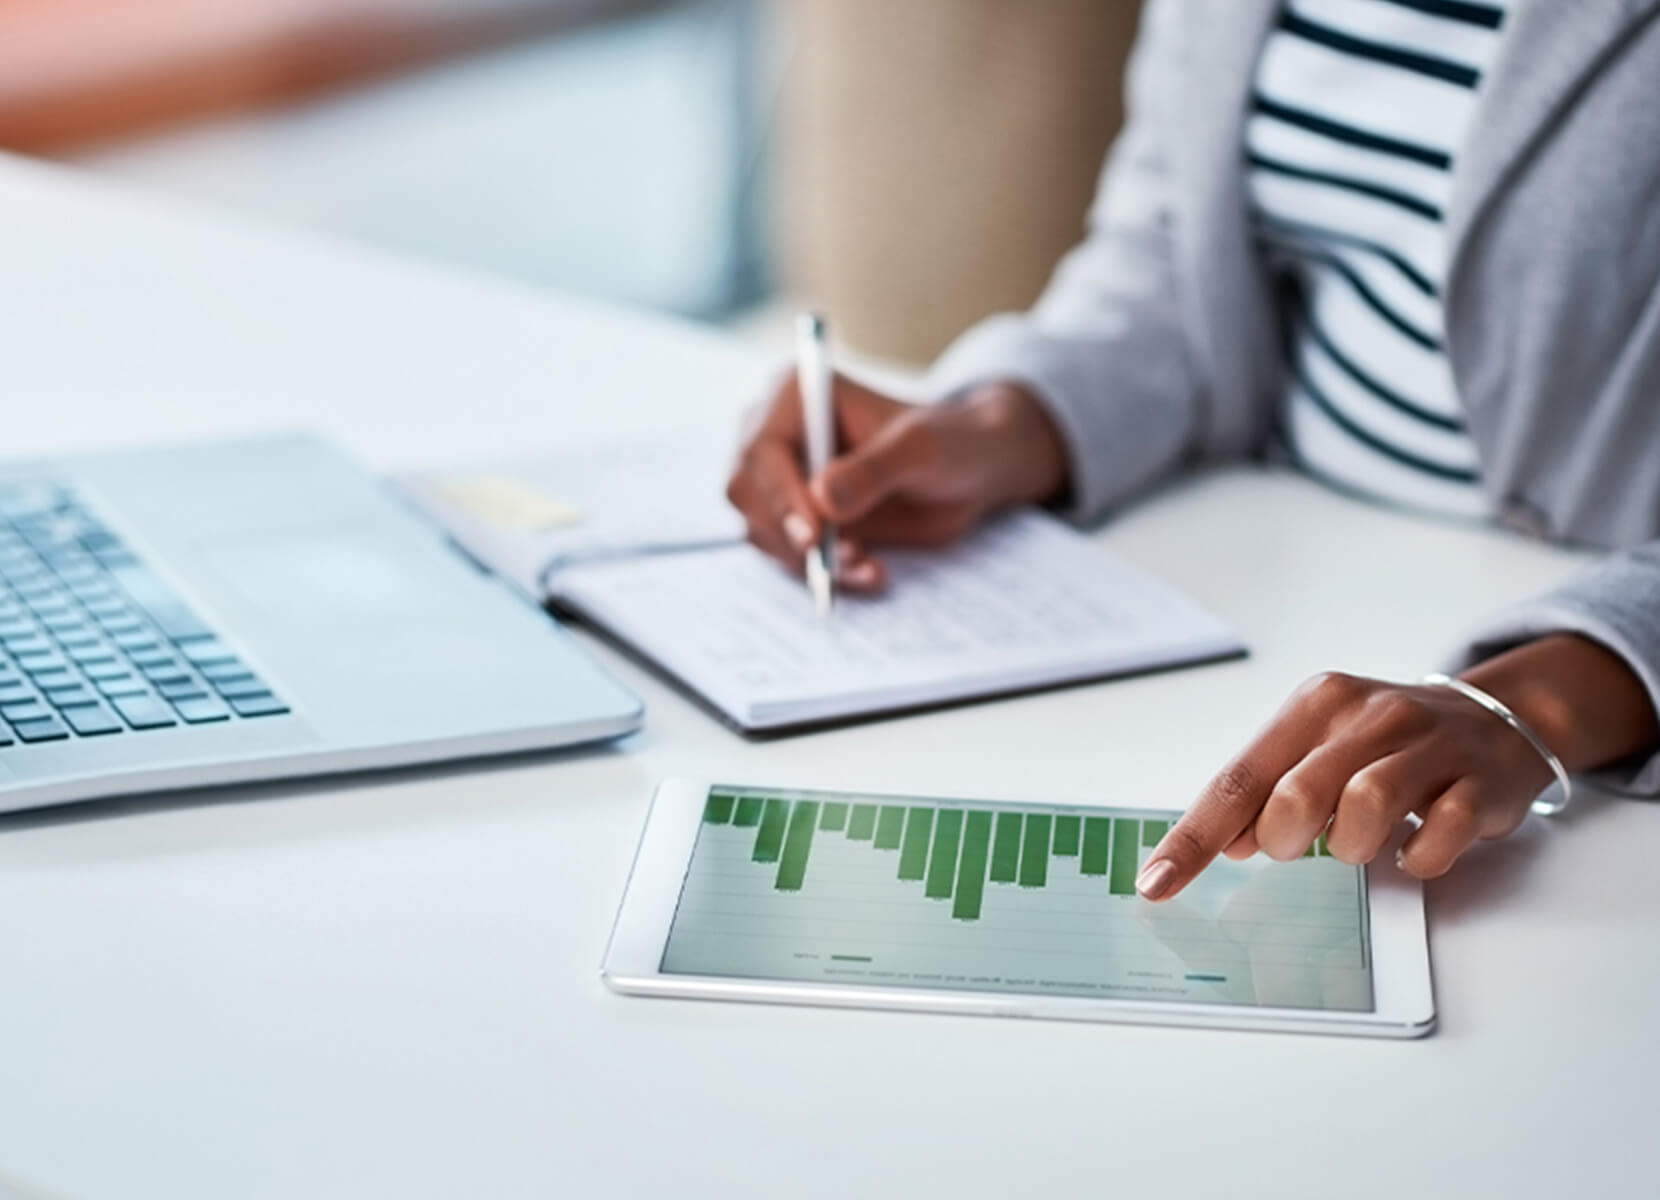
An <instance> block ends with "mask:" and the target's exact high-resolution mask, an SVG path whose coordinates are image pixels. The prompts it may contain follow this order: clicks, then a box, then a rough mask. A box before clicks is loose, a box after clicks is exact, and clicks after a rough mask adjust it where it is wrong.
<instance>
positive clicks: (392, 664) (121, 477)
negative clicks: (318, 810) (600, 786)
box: [0, 436, 642, 812]
mask: <svg viewBox="0 0 1660 1200" xmlns="http://www.w3.org/2000/svg"><path fill="white" fill-rule="evenodd" d="M641 714H642V706H641V704H640V701H639V700H638V699H636V698H635V697H634V696H633V695H631V694H630V693H629V692H628V691H626V690H625V689H624V688H623V687H622V686H620V685H619V684H618V683H616V682H615V681H613V680H612V679H611V678H610V677H609V676H608V675H606V673H605V672H604V671H603V670H601V669H600V667H599V666H598V665H597V664H595V663H594V662H592V661H591V660H590V659H589V658H588V657H587V655H586V654H585V653H584V652H583V650H582V649H581V648H580V647H579V646H577V645H576V644H574V642H573V640H572V639H571V637H570V635H569V634H567V633H566V632H565V631H564V630H563V629H561V628H559V626H558V625H556V624H555V623H554V621H553V619H552V618H551V617H549V616H548V615H547V614H546V613H544V612H542V611H541V610H540V609H537V608H536V607H534V606H533V605H532V604H531V603H529V602H528V601H526V600H524V599H522V598H520V597H519V596H518V594H517V593H515V592H513V591H511V590H509V588H508V587H507V585H505V584H504V583H502V582H501V581H499V580H498V579H496V578H495V577H494V576H491V575H488V574H486V573H484V572H483V571H481V570H480V569H479V568H477V567H476V566H475V565H473V564H472V563H471V561H470V560H469V559H467V558H466V557H464V556H463V555H462V554H461V552H460V551H459V550H457V549H456V548H455V547H454V546H453V544H452V543H450V542H449V541H448V540H447V539H446V538H445V536H444V535H443V534H442V533H441V532H439V531H438V530H437V529H436V528H435V527H433V526H431V525H429V524H427V523H426V522H425V521H423V520H422V519H421V518H419V517H417V516H416V515H415V514H414V513H412V512H411V511H409V510H407V509H406V508H404V507H403V505H402V504H401V503H400V502H399V501H398V500H396V499H395V498H394V497H393V496H392V495H391V494H390V493H389V492H388V491H387V490H386V489H385V488H384V487H383V486H382V485H381V484H380V483H379V482H378V481H377V480H375V479H374V478H373V477H372V476H370V475H369V474H367V473H366V472H365V471H363V470H362V469H361V468H360V467H358V466H357V465H356V464H354V463H353V462H352V461H351V460H350V459H348V458H347V457H345V456H344V455H342V454H341V453H339V452H337V451H336V450H334V449H332V448H330V447H329V446H328V445H327V444H326V443H324V442H322V441H319V440H317V439H315V438H311V437H305V436H282V437H266V438H259V439H255V440H248V441H240V442H234V443H218V444H208V445H199V446H186V447H178V448H164V449H146V450H142V451H136V452H123V453H109V454H99V455H88V456H84V457H70V458H62V459H56V460H45V461H36V462H29V463H12V464H4V465H0V812H5V811H11V810H16V809H24V808H34V807H40V806H45V805H54V804H63V803H67V802H71V801H82V800H92V799H99V798H104V797H111V796H124V795H131V794H136V793H147V792H161V791H173V790H175V789H183V788H196V787H205V786H211V785H218V784H230V783H242V782H249V781H256V780H271V779H282V778H291V777H296V776H305V775H317V774H324V773H336V772H347V771H361V770H368V769H374V768H384V767H394V766H406V765H411V764H416V763H430V762H438V761H442V760H448V759H460V758H468V757H473V756H481V755H494V754H505V753H513V752H519V751H529V750H541V749H548V748H551V747H558V746H570V745H574V744H578V743H584V742H592V741H598V740H601V739H607V738H615V737H618V736H621V735H623V734H626V733H629V732H631V731H633V730H635V729H637V728H638V727H639V725H640V719H641Z"/></svg>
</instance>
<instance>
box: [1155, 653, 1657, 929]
mask: <svg viewBox="0 0 1660 1200" xmlns="http://www.w3.org/2000/svg"><path fill="white" fill-rule="evenodd" d="M1466 678H1468V679H1470V681H1471V682H1472V683H1474V684H1475V685H1476V686H1478V687H1481V688H1483V690H1485V691H1487V692H1489V693H1490V694H1492V695H1494V696H1496V697H1497V698H1498V699H1500V700H1502V701H1504V702H1505V703H1506V704H1507V705H1508V706H1509V707H1511V708H1512V710H1513V711H1515V712H1516V713H1517V715H1518V716H1520V717H1521V718H1522V719H1523V720H1524V721H1526V722H1527V723H1528V725H1529V726H1530V727H1531V728H1533V729H1534V730H1535V731H1536V732H1537V733H1538V734H1539V735H1540V736H1541V737H1542V738H1543V739H1544V741H1545V743H1546V745H1548V746H1550V747H1551V748H1552V749H1553V750H1554V751H1555V752H1556V753H1557V754H1558V755H1559V756H1560V757H1561V758H1562V759H1563V760H1564V761H1565V762H1566V763H1567V764H1568V766H1569V769H1571V770H1577V769H1585V768H1589V767H1594V766H1600V765H1603V764H1604V763H1607V762H1612V761H1614V760H1616V759H1619V758H1623V757H1625V756H1627V755H1629V754H1632V753H1635V752H1636V751H1638V750H1641V749H1643V748H1644V747H1646V746H1651V745H1653V744H1654V741H1655V739H1656V737H1657V733H1656V724H1655V714H1654V709H1653V706H1652V704H1651V703H1650V701H1649V700H1648V696H1647V693H1646V692H1645V691H1644V689H1643V686H1642V684H1641V682H1640V681H1638V679H1637V678H1636V676H1635V675H1633V674H1632V673H1631V670H1630V668H1629V667H1627V666H1626V665H1625V663H1624V661H1623V660H1621V659H1620V658H1618V657H1616V656H1615V655H1613V654H1611V653H1610V652H1609V651H1608V650H1606V649H1604V648H1603V647H1601V646H1599V645H1597V644H1596V643H1593V642H1590V641H1587V640H1585V639H1583V638H1579V637H1575V636H1572V635H1559V636H1555V637H1550V638H1545V639H1541V640H1540V641H1539V642H1534V643H1529V644H1528V645H1526V646H1523V647H1519V648H1518V649H1516V650H1512V651H1510V652H1508V653H1507V654H1505V655H1501V656H1499V657H1498V658H1496V659H1493V660H1490V662H1489V663H1485V664H1483V665H1482V667H1480V668H1478V669H1477V671H1476V672H1471V673H1468V674H1467V675H1466ZM1553 777H1554V776H1553V774H1552V772H1551V770H1550V767H1549V766H1548V765H1547V764H1546V763H1545V761H1544V759H1543V758H1542V757H1540V755H1539V753H1538V752H1537V751H1536V750H1535V749H1534V748H1533V746H1532V745H1531V744H1530V743H1529V742H1528V740H1527V739H1526V738H1524V737H1523V736H1522V735H1521V734H1520V733H1518V732H1516V731H1515V730H1514V729H1512V728H1511V727H1510V726H1509V725H1507V724H1506V723H1505V722H1504V721H1502V720H1500V719H1499V718H1498V717H1496V716H1494V715H1493V714H1492V713H1490V712H1488V711H1487V710H1486V709H1484V708H1482V707H1481V706H1480V705H1478V704H1476V703H1474V702H1473V701H1471V700H1470V699H1469V698H1467V697H1465V696H1463V695H1460V694H1459V693H1458V692H1456V691H1454V690H1453V689H1451V688H1446V687H1437V686H1413V685H1407V684H1399V683H1386V682H1383V681H1381V680H1376V679H1361V678H1357V677H1355V676H1351V675H1343V674H1337V673H1328V674H1324V675H1320V676H1318V677H1316V678H1314V679H1312V680H1310V681H1309V682H1308V683H1306V684H1304V685H1303V686H1302V687H1301V688H1299V689H1298V690H1297V691H1296V693H1295V694H1293V695H1292V697H1291V699H1290V701H1289V702H1288V703H1287V704H1286V705H1285V707H1284V708H1282V709H1281V710H1280V712H1279V714H1278V715H1277V716H1275V718H1274V719H1273V720H1272V721H1271V722H1269V724H1268V726H1267V728H1265V729H1264V730H1263V731H1262V732H1261V733H1260V734H1258V735H1257V737H1256V738H1255V739H1254V740H1253V741H1252V742H1251V744H1250V745H1249V746H1247V747H1246V748H1245V751H1244V752H1243V753H1242V754H1240V755H1239V756H1238V757H1237V758H1235V759H1234V760H1233V761H1232V762H1231V763H1229V764H1228V765H1227V766H1226V767H1224V768H1223V769H1222V771H1221V772H1220V773H1218V774H1217V775H1216V777H1215V778H1214V779H1212V780H1211V782H1210V784H1209V785H1208V786H1207V787H1206V788H1205V790H1204V791H1203V793H1201V795H1200V796H1199V799H1198V800H1197V801H1196V802H1195V803H1194V805H1193V807H1192V808H1191V809H1189V810H1188V812H1187V813H1186V814H1185V815H1184V816H1183V817H1182V818H1181V819H1180V820H1179V821H1177V822H1176V823H1175V825H1173V826H1172V827H1171V829H1170V831H1169V833H1167V834H1166V835H1165V837H1164V839H1163V841H1161V842H1160V843H1159V844H1158V846H1157V847H1156V848H1155V849H1154V851H1153V853H1152V855H1151V856H1150V857H1149V858H1148V860H1147V863H1146V865H1145V866H1144V867H1143V869H1142V871H1141V875H1140V877H1139V879H1138V880H1137V886H1138V888H1139V890H1140V891H1141V894H1142V895H1143V896H1145V897H1146V898H1147V899H1149V900H1162V899H1166V898H1168V897H1170V896H1173V895H1175V894H1176V893H1177V892H1179V891H1181V889H1182V888H1184V887H1186V886H1187V884H1188V883H1189V882H1191V881H1192V879H1193V877H1194V876H1195V875H1197V874H1198V873H1199V872H1200V871H1201V870H1202V869H1203V868H1204V867H1205V866H1206V865H1207V864H1208V863H1209V862H1210V861H1211V860H1212V859H1214V858H1215V857H1216V855H1217V854H1219V853H1225V854H1227V855H1228V857H1230V858H1236V859H1242V858H1248V857H1249V856H1251V855H1252V854H1255V853H1256V852H1257V851H1259V850H1260V851H1262V852H1263V853H1265V854H1267V855H1268V856H1269V857H1270V858H1274V859H1277V860H1280V861H1287V860H1290V859H1294V858H1297V857H1298V856H1300V855H1302V854H1303V853H1304V851H1306V850H1307V849H1308V848H1309V846H1310V845H1311V844H1313V842H1314V840H1315V839H1316V838H1317V837H1319V836H1320V835H1321V834H1325V836H1326V846H1327V848H1328V849H1329V850H1330V851H1331V854H1332V857H1334V858H1337V859H1341V860H1342V861H1343V862H1347V863H1365V862H1370V861H1371V860H1372V859H1373V858H1375V857H1376V856H1377V855H1378V854H1379V853H1380V852H1381V851H1382V850H1383V849H1384V847H1385V846H1387V845H1388V844H1389V842H1390V839H1391V838H1392V836H1393V835H1394V833H1395V830H1396V827H1397V826H1398V825H1399V824H1400V822H1401V821H1402V820H1403V819H1404V818H1405V817H1406V816H1407V815H1408V814H1409V813H1416V814H1417V815H1418V816H1419V817H1420V818H1421V819H1422V825H1421V826H1420V827H1419V828H1418V829H1417V830H1416V831H1415V832H1414V833H1413V834H1412V835H1411V836H1410V837H1408V838H1407V839H1406V842H1405V844H1404V845H1403V846H1402V847H1401V851H1400V865H1401V867H1402V868H1403V869H1404V870H1406V871H1407V872H1409V873H1410V874H1413V875H1416V876H1419V877H1420V878H1425V879H1427V878H1430V877H1432V876H1436V875H1440V874H1442V873H1443V872H1444V871H1446V870H1447V869H1448V868H1449V867H1451V866H1452V865H1453V863H1454V862H1455V861H1457V859H1458V857H1459V855H1460V854H1462V853H1463V852H1464V851H1465V850H1466V849H1467V848H1468V847H1469V846H1470V845H1471V843H1473V842H1474V841H1476V840H1477V839H1479V838H1497V837H1503V836H1504V835H1505V834H1507V833H1509V832H1511V831H1512V830H1514V829H1515V828H1516V827H1517V826H1518V825H1520V824H1521V823H1522V821H1523V819H1524V818H1525V817H1526V816H1527V813H1528V807H1529V805H1530V804H1531V803H1532V801H1533V800H1534V798H1535V797H1537V796H1538V794H1539V793H1540V791H1541V790H1543V789H1544V787H1545V786H1546V785H1547V784H1548V783H1550V782H1551V780H1552V778H1553Z"/></svg>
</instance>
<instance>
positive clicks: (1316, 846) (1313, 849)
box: [1303, 842, 1320, 858]
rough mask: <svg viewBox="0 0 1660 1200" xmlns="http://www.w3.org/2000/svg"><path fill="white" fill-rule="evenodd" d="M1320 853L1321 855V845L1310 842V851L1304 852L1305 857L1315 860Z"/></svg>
mask: <svg viewBox="0 0 1660 1200" xmlns="http://www.w3.org/2000/svg"><path fill="white" fill-rule="evenodd" d="M1318 853H1320V844H1319V843H1318V842H1310V843H1309V844H1308V849H1307V850H1304V851H1303V857H1304V858H1313V857H1314V856H1315V855H1316V854H1318Z"/></svg>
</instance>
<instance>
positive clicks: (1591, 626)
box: [1453, 541, 1660, 796]
mask: <svg viewBox="0 0 1660 1200" xmlns="http://www.w3.org/2000/svg"><path fill="white" fill-rule="evenodd" d="M1553 633H1577V634H1579V635H1581V636H1582V637H1586V638H1589V639H1590V640H1591V641H1593V642H1597V643H1599V644H1600V645H1602V646H1605V647H1607V648H1608V649H1609V650H1612V651H1613V652H1614V653H1615V654H1618V655H1619V656H1620V657H1621V658H1623V659H1624V660H1625V661H1626V664H1627V665H1628V666H1630V667H1631V669H1632V671H1633V672H1634V673H1635V674H1636V675H1637V677H1638V678H1639V679H1641V680H1642V681H1643V686H1644V687H1645V688H1646V689H1647V690H1648V694H1649V699H1650V700H1651V701H1652V702H1653V703H1654V705H1655V708H1656V710H1657V711H1660V541H1653V542H1648V543H1646V544H1644V545H1641V546H1638V547H1636V548H1635V549H1632V550H1626V551H1624V552H1622V553H1619V554H1615V555H1613V556H1611V557H1609V558H1607V559H1605V560H1603V561H1602V562H1600V563H1598V564H1597V565H1596V566H1595V567H1592V568H1591V569H1590V570H1589V571H1586V572H1584V573H1583V574H1581V575H1579V576H1577V577H1576V578H1574V579H1573V580H1571V581H1569V582H1568V583H1567V585H1565V586H1564V587H1562V588H1560V589H1558V590H1557V591H1555V592H1552V593H1550V594H1549V595H1546V596H1542V597H1540V598H1539V599H1537V600H1533V601H1529V602H1527V603H1524V604H1521V605H1518V606H1517V607H1516V608H1513V609H1511V610H1509V611H1507V612H1503V613H1500V614H1499V615H1498V616H1497V617H1496V618H1494V620H1492V621H1491V622H1489V623H1488V624H1487V625H1486V626H1485V627H1483V628H1481V629H1479V630H1477V631H1476V632H1475V634H1474V635H1473V636H1472V637H1471V638H1470V640H1469V641H1468V643H1467V644H1466V645H1465V646H1464V647H1463V648H1462V649H1461V650H1460V652H1459V653H1458V655H1457V657H1456V659H1455V660H1454V662H1453V667H1454V668H1455V669H1458V670H1462V669H1464V668H1466V667H1469V666H1471V665H1473V664H1475V663H1477V662H1480V661H1481V660H1482V659H1484V658H1491V657H1492V656H1493V655H1495V654H1498V653H1500V652H1501V651H1504V650H1508V649H1510V648H1511V647H1513V646H1518V645H1520V644H1521V643H1523V642H1529V641H1533V640H1534V639H1536V638H1541V637H1545V636H1547V635H1549V634H1553ZM1589 782H1591V783H1594V784H1596V785H1598V786H1600V787H1604V788H1607V789H1609V790H1611V791H1616V792H1623V793H1625V794H1627V795H1636V796H1660V753H1655V754H1653V755H1650V756H1648V757H1647V758H1645V759H1641V760H1639V761H1636V762H1632V763H1626V764H1622V765H1621V766H1619V767H1616V768H1612V769H1609V770H1606V771H1600V772H1597V773H1596V774H1594V775H1592V776H1590V777H1589Z"/></svg>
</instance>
